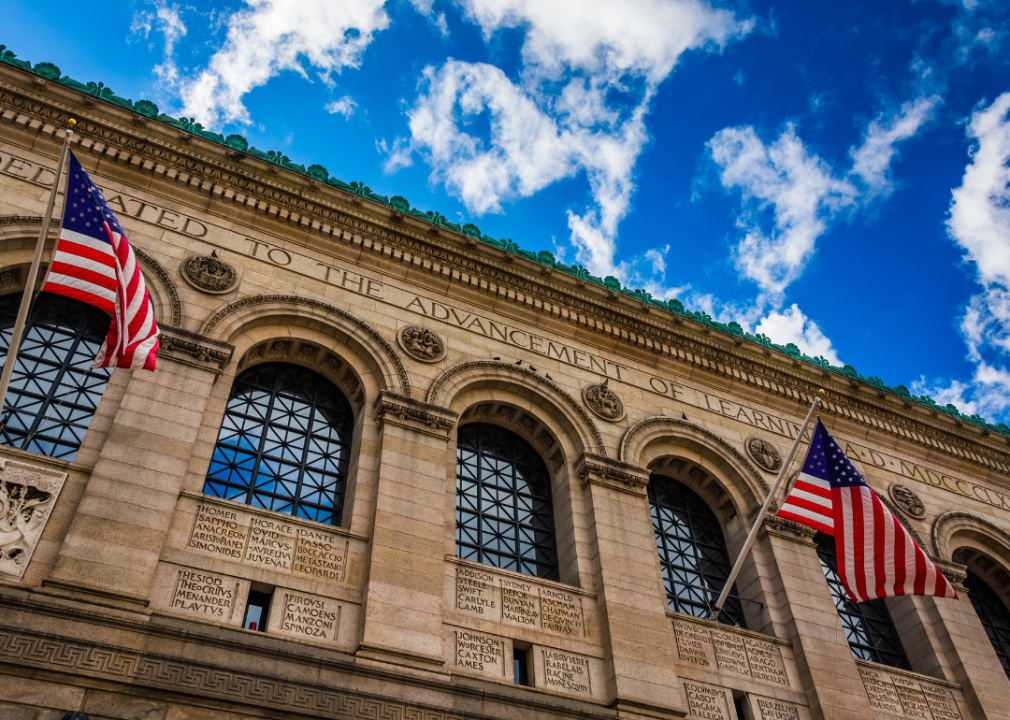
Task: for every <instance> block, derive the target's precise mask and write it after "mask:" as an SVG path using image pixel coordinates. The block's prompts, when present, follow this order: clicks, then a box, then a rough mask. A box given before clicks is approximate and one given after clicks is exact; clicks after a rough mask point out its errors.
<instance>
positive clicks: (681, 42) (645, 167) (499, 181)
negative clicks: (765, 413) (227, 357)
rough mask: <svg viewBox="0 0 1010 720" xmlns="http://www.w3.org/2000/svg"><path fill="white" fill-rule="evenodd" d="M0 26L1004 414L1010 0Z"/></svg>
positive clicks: (356, 170) (81, 67)
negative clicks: (1009, 0) (1008, 0)
mask: <svg viewBox="0 0 1010 720" xmlns="http://www.w3.org/2000/svg"><path fill="white" fill-rule="evenodd" d="M3 25H4V27H3V33H2V37H0V42H3V43H5V44H6V45H7V46H8V48H9V49H11V50H13V51H14V52H16V53H17V54H18V55H19V56H20V57H21V58H24V59H27V60H30V61H32V62H39V61H43V60H45V61H49V62H53V63H55V64H57V65H58V66H59V67H60V68H61V69H62V70H63V72H64V74H68V75H70V76H71V77H73V78H75V79H77V80H81V81H88V80H95V81H103V82H105V84H106V85H108V86H110V87H111V88H113V90H114V91H115V92H116V93H117V94H118V95H121V96H124V97H128V98H131V99H133V100H139V99H142V98H143V99H149V100H152V101H154V102H156V103H157V104H158V105H159V107H160V108H161V109H162V111H163V112H168V113H169V114H172V115H175V116H177V117H178V116H186V117H194V118H196V120H198V121H199V122H201V123H202V124H203V125H204V126H205V127H207V128H209V129H213V130H216V131H221V132H224V133H225V134H228V133H231V132H239V133H242V134H244V135H246V137H248V138H249V140H250V142H251V144H252V145H254V146H256V147H258V148H260V149H261V150H277V151H280V152H282V153H284V154H285V155H287V156H289V157H290V158H291V160H292V161H293V162H296V163H300V164H303V165H309V164H312V163H319V164H321V165H323V166H325V167H326V168H327V169H328V170H329V172H330V174H332V175H333V176H335V177H337V178H340V179H341V180H344V181H345V182H351V181H359V182H363V183H364V184H366V185H367V186H369V187H370V188H371V189H372V190H373V191H374V192H377V193H379V194H381V195H387V196H391V195H404V196H406V197H407V198H408V199H409V200H410V201H411V203H412V204H413V205H414V206H416V207H419V208H421V209H423V210H438V211H439V212H441V213H442V214H444V215H445V216H447V217H448V218H449V219H450V220H452V221H456V222H474V223H475V224H477V225H479V226H480V228H481V230H482V231H483V232H485V233H487V234H488V235H491V236H492V237H496V238H512V239H513V240H514V241H515V242H517V243H518V244H519V245H520V246H521V247H523V248H525V249H529V250H534V251H538V250H550V251H552V252H554V253H555V254H556V255H558V256H559V257H561V258H562V259H564V260H565V261H566V262H569V263H572V262H580V263H583V264H585V265H586V266H587V267H588V268H589V269H590V270H591V271H592V272H593V273H594V274H596V275H600V276H605V275H615V276H617V277H618V278H620V279H621V280H622V282H623V283H624V284H625V285H630V286H632V287H643V288H645V289H647V290H648V291H650V292H651V293H652V294H653V295H656V296H658V297H660V298H664V299H667V298H672V297H677V298H679V299H680V300H681V301H682V302H684V304H685V305H686V306H687V307H688V308H689V309H693V310H705V311H707V312H709V313H710V314H712V315H713V316H714V317H716V318H718V319H721V320H723V321H729V320H736V321H738V322H740V323H741V324H742V325H743V326H744V328H745V329H747V330H749V331H752V332H754V331H757V332H763V333H765V334H767V335H769V336H770V337H771V338H772V340H773V341H775V342H778V343H781V344H785V343H787V342H795V343H796V344H797V345H799V346H800V348H801V349H803V350H804V351H805V352H807V353H808V354H810V355H814V356H816V355H822V356H824V357H826V358H827V359H828V360H830V361H831V362H832V363H835V364H842V363H847V364H850V365H853V366H854V367H855V368H856V369H857V370H858V371H859V372H860V373H861V374H863V375H866V376H869V375H877V376H879V377H881V378H882V379H883V380H884V382H885V383H886V384H888V385H897V384H899V383H900V384H904V385H907V386H908V387H909V388H910V389H911V390H912V391H913V393H916V394H918V393H928V394H930V395H932V396H933V398H934V399H936V400H937V401H938V402H941V403H943V404H946V403H948V402H953V403H954V404H956V405H957V406H958V408H959V409H960V410H961V411H962V412H967V413H975V412H979V413H981V414H983V415H984V416H986V417H987V418H988V419H989V420H990V421H997V420H1004V421H1005V420H1008V419H1010V169H1008V160H1010V3H1008V2H1006V0H962V1H961V2H955V1H954V0H850V1H849V2H845V3H816V2H815V3H812V2H809V1H803V0H795V1H792V0H787V1H786V2H782V3H772V2H769V1H767V0H730V1H728V2H720V1H714V2H706V1H705V0H390V1H389V2H383V1H382V0H227V1H226V2H218V3H214V4H204V3H200V2H178V3H175V2H170V1H169V0H155V1H151V0H134V1H133V2H131V3H116V4H113V3H110V4H108V5H106V6H103V8H102V9H101V11H100V12H98V11H96V12H92V13H90V14H87V15H84V14H82V13H81V12H80V8H79V7H78V5H77V4H73V3H70V2H68V1H67V0H54V2H49V3H38V2H27V1H26V0H7V1H6V2H5V3H4V22H3Z"/></svg>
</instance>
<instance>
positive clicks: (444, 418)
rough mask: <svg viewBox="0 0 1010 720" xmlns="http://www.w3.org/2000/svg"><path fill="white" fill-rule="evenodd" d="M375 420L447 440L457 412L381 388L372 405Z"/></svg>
mask: <svg viewBox="0 0 1010 720" xmlns="http://www.w3.org/2000/svg"><path fill="white" fill-rule="evenodd" d="M372 413H373V415H375V420H376V422H377V423H378V424H379V427H382V425H383V424H384V423H390V424H393V425H400V426H401V427H405V428H409V429H411V430H416V431H418V432H423V433H426V434H428V435H434V436H435V437H439V438H442V439H445V440H447V439H448V438H449V431H450V430H452V428H453V427H454V426H455V425H456V420H457V418H458V417H459V413H456V412H453V411H452V410H448V409H446V408H443V407H438V406H437V405H429V404H428V403H425V402H421V401H420V400H413V399H411V398H407V397H403V396H402V395H397V394H395V393H391V392H388V391H385V390H383V391H382V392H381V393H379V397H377V398H376V399H375V403H374V404H373V406H372Z"/></svg>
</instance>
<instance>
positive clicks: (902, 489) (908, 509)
mask: <svg viewBox="0 0 1010 720" xmlns="http://www.w3.org/2000/svg"><path fill="white" fill-rule="evenodd" d="M887 492H888V494H889V495H890V496H891V500H893V501H894V504H895V505H897V506H898V507H899V508H901V510H902V512H904V513H905V514H906V515H908V516H909V517H913V518H916V519H917V520H922V519H923V518H924V517H926V506H925V505H924V504H923V502H922V500H920V499H919V496H918V495H916V494H915V491H914V490H912V488H910V487H908V486H907V485H901V484H899V483H891V486H890V487H889V488H887Z"/></svg>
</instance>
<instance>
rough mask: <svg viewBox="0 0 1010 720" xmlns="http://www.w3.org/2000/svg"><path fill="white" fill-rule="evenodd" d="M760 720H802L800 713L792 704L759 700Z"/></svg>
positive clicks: (766, 699)
mask: <svg viewBox="0 0 1010 720" xmlns="http://www.w3.org/2000/svg"><path fill="white" fill-rule="evenodd" d="M757 708H758V718H759V720H800V711H799V710H798V709H797V708H796V706H795V705H792V704H791V703H787V702H782V701H781V700H771V699H770V698H757Z"/></svg>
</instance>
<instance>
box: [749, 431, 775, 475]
mask: <svg viewBox="0 0 1010 720" xmlns="http://www.w3.org/2000/svg"><path fill="white" fill-rule="evenodd" d="M744 447H746V448H747V454H748V455H750V456H751V459H752V460H753V461H754V462H756V463H757V464H758V466H759V467H760V468H761V469H762V470H767V471H768V472H772V473H773V472H778V471H779V468H781V467H782V456H781V455H779V451H778V450H777V449H776V448H775V446H774V445H772V444H771V443H770V442H768V441H767V440H762V439H761V438H759V437H749V438H747V440H746V441H745V442H744Z"/></svg>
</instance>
